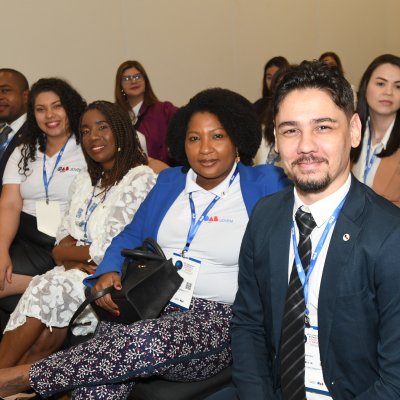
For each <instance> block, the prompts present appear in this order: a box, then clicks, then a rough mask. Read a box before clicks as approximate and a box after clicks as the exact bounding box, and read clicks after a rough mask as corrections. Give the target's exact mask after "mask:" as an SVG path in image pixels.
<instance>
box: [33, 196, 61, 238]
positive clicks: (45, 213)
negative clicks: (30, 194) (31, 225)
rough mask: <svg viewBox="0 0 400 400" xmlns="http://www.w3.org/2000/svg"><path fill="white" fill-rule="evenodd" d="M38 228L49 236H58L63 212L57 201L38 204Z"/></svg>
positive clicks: (38, 202) (39, 202)
mask: <svg viewBox="0 0 400 400" xmlns="http://www.w3.org/2000/svg"><path fill="white" fill-rule="evenodd" d="M36 219H37V228H38V230H39V231H40V232H43V233H45V234H46V235H49V236H53V237H55V236H56V233H57V229H58V226H59V225H60V223H61V210H60V205H59V204H58V202H57V201H49V203H48V204H47V203H46V202H45V201H37V202H36Z"/></svg>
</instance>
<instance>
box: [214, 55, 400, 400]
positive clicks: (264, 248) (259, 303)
mask: <svg viewBox="0 0 400 400" xmlns="http://www.w3.org/2000/svg"><path fill="white" fill-rule="evenodd" d="M352 104H353V98H352V90H351V87H350V85H349V84H348V82H347V81H346V80H345V79H344V78H343V77H341V76H340V75H339V74H338V73H337V72H336V71H335V70H333V69H330V68H329V67H326V66H322V65H321V64H320V63H318V62H304V63H302V64H301V65H300V66H298V67H294V68H292V69H291V70H290V71H289V72H288V73H286V74H285V75H284V76H283V78H282V81H281V82H280V83H279V86H278V88H277V90H276V94H275V99H274V122H275V135H276V150H277V151H278V152H279V153H280V156H281V159H282V162H283V164H284V168H285V170H286V172H287V174H288V175H289V177H290V178H291V179H292V180H293V182H294V188H289V189H286V190H284V191H282V192H280V193H277V194H275V195H272V196H269V197H266V198H264V199H262V200H261V201H260V202H259V203H258V204H257V205H256V207H255V209H254V211H253V214H252V216H251V219H250V221H249V225H248V227H247V231H246V234H245V236H244V239H243V243H242V248H241V254H240V262H239V290H238V293H237V297H236V300H235V303H234V317H233V320H232V329H231V335H232V352H233V384H234V385H233V386H234V387H231V388H228V389H226V390H225V391H223V392H220V393H218V394H216V395H214V396H212V397H211V398H212V399H234V398H239V399H240V400H262V399H276V400H278V399H283V400H289V399H291V400H297V399H299V400H304V399H305V398H306V399H308V400H316V399H320V400H327V399H330V398H333V399H358V400H377V399H381V400H389V399H399V398H400V210H399V209H398V208H397V207H395V206H393V205H392V204H391V203H389V202H388V201H386V200H384V199H383V198H381V197H380V196H378V195H376V194H375V193H374V192H373V191H372V190H370V189H369V188H367V187H366V186H365V185H363V184H361V183H360V182H358V181H357V180H356V179H355V178H354V177H353V176H352V175H351V173H350V150H351V148H352V147H356V146H358V145H359V143H360V138H361V127H360V120H359V117H358V115H357V114H354V110H353V105H352ZM296 287H297V289H296Z"/></svg>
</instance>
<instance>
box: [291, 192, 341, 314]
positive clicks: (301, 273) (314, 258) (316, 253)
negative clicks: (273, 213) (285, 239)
mask: <svg viewBox="0 0 400 400" xmlns="http://www.w3.org/2000/svg"><path fill="white" fill-rule="evenodd" d="M346 197H347V194H346V196H345V197H344V198H343V200H342V201H341V202H340V204H339V205H338V206H337V208H336V210H335V211H334V212H333V214H332V215H331V216H330V217H329V220H328V222H327V224H326V226H325V229H324V231H323V233H322V236H321V238H320V239H319V242H318V244H317V247H316V248H315V250H314V253H313V254H312V257H311V261H310V266H309V267H308V270H307V274H306V273H305V272H304V268H303V265H302V264H301V260H300V256H299V250H298V249H297V241H296V233H295V229H294V222H292V241H293V250H294V259H295V262H296V269H297V273H298V274H299V279H300V282H301V284H302V286H303V290H304V302H305V304H306V306H307V301H308V281H309V279H310V276H311V274H312V272H313V270H314V267H315V264H316V263H317V259H318V256H319V254H320V252H321V250H322V248H323V246H324V243H325V240H326V238H327V236H328V233H329V231H330V230H331V228H332V226H333V224H334V223H335V222H336V220H337V219H338V216H339V213H340V210H341V209H342V207H343V204H344V202H345V201H346ZM306 313H307V310H306Z"/></svg>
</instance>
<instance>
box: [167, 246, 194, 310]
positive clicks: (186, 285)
mask: <svg viewBox="0 0 400 400" xmlns="http://www.w3.org/2000/svg"><path fill="white" fill-rule="evenodd" d="M172 262H173V263H174V264H176V263H177V262H178V264H179V262H180V263H182V267H181V269H179V270H178V273H179V275H180V276H181V277H182V278H183V282H182V283H181V286H180V287H179V289H178V290H177V291H176V293H175V294H174V296H173V297H172V299H171V303H173V304H175V305H177V306H179V307H182V308H185V309H186V310H188V309H189V307H190V302H191V301H192V297H193V292H194V285H195V284H196V279H197V275H198V273H199V269H200V265H201V261H199V260H195V259H194V258H190V257H189V258H185V257H182V256H180V255H179V254H177V253H174V254H173V255H172Z"/></svg>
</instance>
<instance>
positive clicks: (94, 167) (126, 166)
mask: <svg viewBox="0 0 400 400" xmlns="http://www.w3.org/2000/svg"><path fill="white" fill-rule="evenodd" d="M90 110H97V111H99V112H100V113H101V114H102V115H103V116H104V118H105V120H106V122H107V123H108V124H109V125H110V128H111V131H112V133H113V135H114V139H115V146H116V149H115V151H116V153H115V161H114V165H113V167H112V168H111V170H110V171H108V173H107V175H106V176H104V177H103V179H102V182H101V184H102V187H104V188H105V189H106V190H108V189H109V188H110V187H111V186H113V185H115V184H117V183H118V182H120V181H121V179H122V178H123V177H124V176H125V175H126V173H127V172H128V171H129V170H130V169H131V168H133V167H136V166H138V165H147V164H148V160H147V156H146V155H145V154H144V152H143V150H142V148H141V147H140V143H139V139H138V137H137V134H136V130H135V128H134V127H133V126H132V123H131V121H130V119H129V116H128V114H127V113H126V112H125V110H123V109H122V108H121V107H119V106H118V105H117V104H114V103H110V102H109V101H94V102H93V103H90V104H89V105H88V106H87V107H86V109H85V111H84V112H83V114H82V117H81V119H80V126H81V125H82V119H83V117H84V115H85V113H87V112H88V111H90ZM82 150H83V154H84V156H85V159H86V163H87V166H88V173H89V175H90V179H91V181H92V185H96V183H97V182H98V181H99V179H100V178H101V177H102V174H103V172H104V171H103V168H102V166H101V164H100V163H98V162H96V161H94V160H93V159H91V158H90V157H89V155H88V154H87V152H86V150H85V147H84V146H82Z"/></svg>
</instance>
